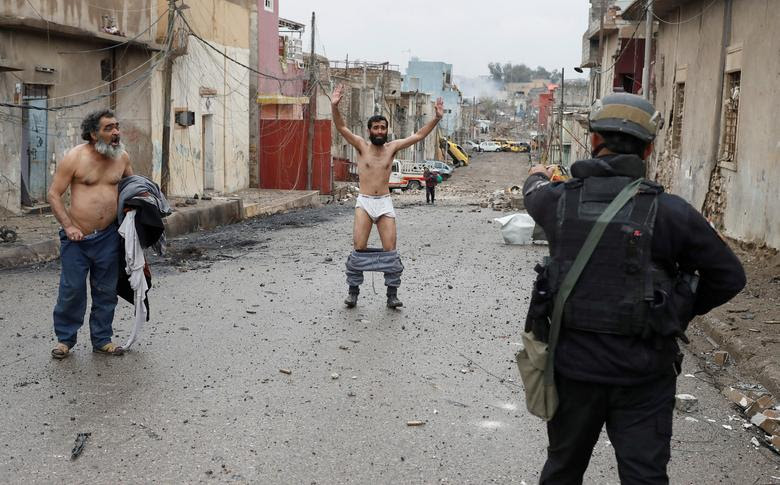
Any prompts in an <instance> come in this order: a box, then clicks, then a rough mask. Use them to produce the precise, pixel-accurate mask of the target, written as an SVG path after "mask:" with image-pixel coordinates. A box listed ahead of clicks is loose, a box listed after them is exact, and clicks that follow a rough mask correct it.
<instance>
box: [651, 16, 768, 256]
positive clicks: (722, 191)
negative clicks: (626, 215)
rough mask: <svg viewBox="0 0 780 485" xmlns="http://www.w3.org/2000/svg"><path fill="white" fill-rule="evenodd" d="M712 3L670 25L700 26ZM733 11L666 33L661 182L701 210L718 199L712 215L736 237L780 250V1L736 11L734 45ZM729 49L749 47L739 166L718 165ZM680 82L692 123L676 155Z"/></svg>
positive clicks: (660, 97)
mask: <svg viewBox="0 0 780 485" xmlns="http://www.w3.org/2000/svg"><path fill="white" fill-rule="evenodd" d="M708 3H709V2H705V1H696V2H691V3H690V4H687V5H685V6H683V7H682V8H680V9H679V10H678V11H674V12H672V13H670V14H668V15H666V16H665V20H667V21H669V22H679V20H684V19H688V18H691V17H695V16H696V15H698V14H699V13H700V12H702V8H703V7H704V6H706V5H707V4H708ZM725 5H726V2H725V1H723V0H721V1H718V2H717V3H715V4H714V5H712V6H711V7H710V8H707V9H705V10H704V14H703V15H701V16H700V18H699V20H698V21H692V22H688V23H683V24H680V25H669V24H665V23H661V24H660V26H659V31H658V36H657V50H656V58H655V62H656V64H655V66H656V67H655V75H656V81H655V83H656V90H657V97H656V99H655V105H656V108H657V109H658V110H659V111H661V113H662V114H663V115H664V119H665V123H666V125H665V127H664V129H663V131H662V132H661V133H660V134H659V136H658V139H657V141H656V147H657V149H656V152H657V155H656V156H655V159H654V161H653V163H652V164H651V167H652V170H651V175H654V176H655V178H657V179H658V180H659V181H661V182H662V183H664V184H665V185H666V186H667V188H668V190H670V191H671V192H673V193H676V194H679V195H681V196H682V197H684V198H685V199H687V200H688V201H689V202H690V203H691V204H693V206H694V207H696V208H698V209H701V208H702V207H703V205H704V202H705V198H707V194H708V191H711V192H712V193H711V195H710V198H709V202H708V212H709V213H711V214H710V215H711V216H713V215H714V217H713V218H714V219H715V220H716V221H717V222H721V223H722V224H723V227H722V229H723V231H724V232H725V233H726V234H727V235H729V236H732V237H735V238H738V239H743V240H750V241H757V242H766V243H767V244H769V245H770V246H773V247H780V219H778V216H777V214H778V213H779V212H778V211H780V193H779V192H778V189H777V181H778V180H780V124H778V116H777V113H778V112H780V89H778V79H779V78H780V38H778V37H777V36H775V35H770V34H769V33H770V32H774V31H776V30H777V29H778V28H780V12H778V11H777V9H776V8H772V0H742V1H739V2H734V6H733V9H732V20H731V36H730V39H728V40H726V41H725V42H724V39H723V26H724V11H725V10H724V9H725ZM724 44H725V45H727V46H729V47H732V48H733V47H737V46H739V45H741V46H742V55H741V64H740V66H739V67H741V89H740V107H739V120H738V130H737V162H736V166H735V167H733V166H728V165H727V164H718V156H719V151H718V150H719V141H720V137H721V124H720V123H718V120H720V112H721V109H722V99H723V98H722V97H721V94H722V93H721V83H722V82H723V78H724V76H725V74H724V72H723V71H722V70H721V64H720V62H721V53H722V51H723V46H724ZM732 67H733V66H732ZM680 81H684V82H685V102H684V109H683V120H684V121H683V127H682V132H681V147H680V153H679V156H676V155H675V154H673V153H672V150H671V134H672V123H670V121H671V112H672V109H673V96H674V87H675V84H676V83H677V82H680ZM716 167H718V168H717V170H715V172H714V177H713V170H714V169H715V168H716ZM734 168H735V169H736V170H734ZM711 178H712V179H713V180H714V181H715V183H714V184H711V183H710V181H711ZM715 190H718V191H719V192H718V193H716V192H714V191H715Z"/></svg>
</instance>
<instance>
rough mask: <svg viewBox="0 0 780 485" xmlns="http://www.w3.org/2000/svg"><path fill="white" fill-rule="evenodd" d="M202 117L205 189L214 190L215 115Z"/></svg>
mask: <svg viewBox="0 0 780 485" xmlns="http://www.w3.org/2000/svg"><path fill="white" fill-rule="evenodd" d="M202 118H203V123H201V125H200V126H202V128H201V140H202V141H201V144H202V147H201V157H202V159H203V190H214V115H203V116H202Z"/></svg>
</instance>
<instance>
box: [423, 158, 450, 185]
mask: <svg viewBox="0 0 780 485" xmlns="http://www.w3.org/2000/svg"><path fill="white" fill-rule="evenodd" d="M425 165H426V166H427V167H428V168H429V169H431V171H432V172H436V173H438V174H439V175H441V178H443V179H445V180H446V179H448V178H450V177H451V176H452V172H454V171H455V169H454V168H452V167H451V166H450V165H447V164H446V163H444V162H440V161H439V160H425Z"/></svg>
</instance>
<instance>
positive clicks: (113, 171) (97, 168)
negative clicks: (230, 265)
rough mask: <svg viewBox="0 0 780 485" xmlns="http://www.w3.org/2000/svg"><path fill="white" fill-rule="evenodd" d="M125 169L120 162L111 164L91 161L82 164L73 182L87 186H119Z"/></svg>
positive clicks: (115, 161)
mask: <svg viewBox="0 0 780 485" xmlns="http://www.w3.org/2000/svg"><path fill="white" fill-rule="evenodd" d="M122 173H124V167H123V165H122V163H121V162H120V161H119V160H112V161H110V162H101V161H89V162H85V163H82V164H80V166H79V167H78V168H77V169H76V172H75V173H74V176H73V181H74V182H75V183H77V184H83V185H86V186H100V185H117V184H119V180H121V179H122Z"/></svg>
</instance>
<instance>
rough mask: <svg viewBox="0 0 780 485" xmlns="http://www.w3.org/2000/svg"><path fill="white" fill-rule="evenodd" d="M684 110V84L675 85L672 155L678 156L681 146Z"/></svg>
mask: <svg viewBox="0 0 780 485" xmlns="http://www.w3.org/2000/svg"><path fill="white" fill-rule="evenodd" d="M684 109H685V83H677V86H676V87H675V90H674V104H673V105H672V154H673V155H676V156H678V157H679V156H680V147H681V146H682V128H683V112H684Z"/></svg>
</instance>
